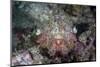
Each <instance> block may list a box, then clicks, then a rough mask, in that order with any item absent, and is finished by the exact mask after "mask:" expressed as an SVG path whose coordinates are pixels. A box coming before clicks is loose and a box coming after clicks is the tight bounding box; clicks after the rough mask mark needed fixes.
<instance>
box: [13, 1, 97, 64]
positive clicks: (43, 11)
mask: <svg viewBox="0 0 100 67" xmlns="http://www.w3.org/2000/svg"><path fill="white" fill-rule="evenodd" d="M12 6H13V9H12V65H13V66H14V65H30V64H55V63H69V62H81V61H95V60H96V7H95V6H87V5H68V4H54V3H38V2H24V1H23V2H22V1H14V2H13V3H12ZM23 50H24V51H23ZM21 51H23V52H22V53H21V54H20V52H21ZM25 52H27V53H26V55H28V57H25V56H23V57H22V59H20V61H21V62H20V61H19V60H18V58H21V56H22V55H24V54H25ZM17 57H18V58H17ZM23 59H25V60H23ZM26 59H27V60H30V61H26Z"/></svg>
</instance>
